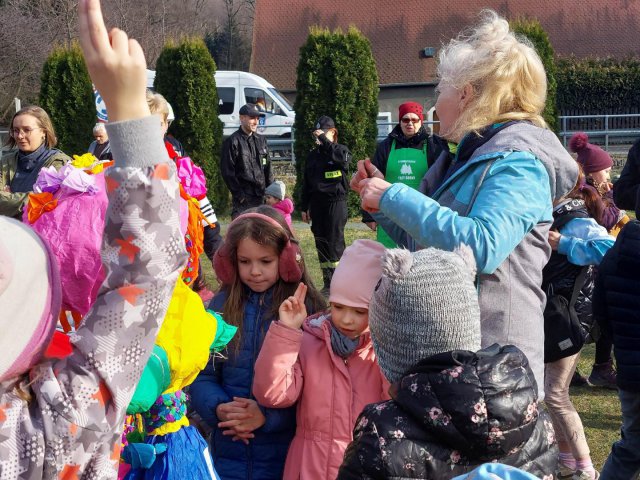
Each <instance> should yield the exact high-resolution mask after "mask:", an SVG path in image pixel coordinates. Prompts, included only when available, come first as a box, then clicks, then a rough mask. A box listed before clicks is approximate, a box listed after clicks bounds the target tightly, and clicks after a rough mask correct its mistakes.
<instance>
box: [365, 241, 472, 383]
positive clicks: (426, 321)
mask: <svg viewBox="0 0 640 480" xmlns="http://www.w3.org/2000/svg"><path fill="white" fill-rule="evenodd" d="M475 275H476V262H475V260H474V257H473V252H472V251H471V249H470V248H469V247H467V246H466V245H463V246H461V247H460V248H458V249H456V251H454V252H445V251H444V250H438V249H435V248H427V249H425V250H420V251H418V252H416V253H410V252H409V251H408V250H402V249H392V250H387V251H386V252H385V255H384V257H383V260H382V279H381V280H380V283H379V285H378V287H377V289H376V291H375V292H374V294H373V298H372V299H371V303H370V306H369V327H370V329H371V338H372V340H373V347H374V349H375V352H376V355H377V357H378V363H379V365H380V368H381V369H382V372H383V373H384V375H385V376H386V377H387V380H389V381H390V382H392V383H393V382H397V381H398V380H400V379H401V378H402V375H403V374H404V373H405V372H406V371H407V370H408V369H409V368H410V367H412V366H413V365H415V364H416V363H418V362H419V361H420V360H422V359H423V358H426V357H429V356H431V355H435V354H436V353H443V352H448V351H451V350H471V351H473V352H475V351H477V350H479V349H480V307H479V306H478V294H477V291H476V287H475V284H474V280H475Z"/></svg>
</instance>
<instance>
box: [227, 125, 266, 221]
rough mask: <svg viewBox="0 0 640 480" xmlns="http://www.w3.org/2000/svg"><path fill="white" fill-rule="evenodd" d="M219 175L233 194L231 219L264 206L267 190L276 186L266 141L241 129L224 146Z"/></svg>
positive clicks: (260, 136)
mask: <svg viewBox="0 0 640 480" xmlns="http://www.w3.org/2000/svg"><path fill="white" fill-rule="evenodd" d="M220 173H221V174H222V178H223V179H224V181H225V183H226V184H227V187H228V188H229V191H230V192H231V198H232V202H233V209H232V211H231V218H236V217H237V216H238V215H240V214H241V213H242V212H244V211H245V210H247V209H249V208H252V207H257V206H258V205H262V204H263V203H264V190H265V188H266V187H267V186H268V185H271V184H272V183H273V174H272V173H271V161H270V159H269V150H268V149H267V140H266V139H265V138H264V137H263V136H262V135H258V134H257V133H254V134H252V135H247V134H246V133H244V131H243V130H242V128H239V129H238V130H237V131H236V132H234V133H233V134H232V135H231V136H229V138H227V139H226V140H225V141H224V143H223V144H222V159H221V160H220Z"/></svg>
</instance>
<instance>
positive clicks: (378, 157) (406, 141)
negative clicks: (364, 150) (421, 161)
mask: <svg viewBox="0 0 640 480" xmlns="http://www.w3.org/2000/svg"><path fill="white" fill-rule="evenodd" d="M394 140H395V142H396V148H415V149H416V150H422V149H423V148H424V144H425V142H427V165H428V166H429V167H430V166H431V165H433V163H434V162H435V161H436V159H437V158H438V155H439V153H440V148H439V147H438V146H437V145H436V144H435V143H434V142H433V141H432V140H431V137H430V136H429V134H428V133H427V130H426V129H425V128H424V125H422V127H420V130H418V133H416V134H415V135H414V136H413V137H411V138H407V137H405V136H404V133H402V127H401V126H400V124H398V125H396V126H395V127H394V128H393V130H392V131H391V133H390V134H389V135H388V136H387V138H385V139H384V140H383V141H381V142H380V143H379V144H378V146H377V147H376V152H375V154H374V155H373V159H372V160H371V163H373V164H374V165H375V166H376V167H377V168H378V170H380V172H382V174H383V175H386V174H387V162H388V161H389V154H390V153H391V146H392V145H393V141H394ZM362 221H363V222H365V223H369V222H375V220H374V219H373V217H372V216H371V215H369V213H367V212H365V211H364V210H363V211H362Z"/></svg>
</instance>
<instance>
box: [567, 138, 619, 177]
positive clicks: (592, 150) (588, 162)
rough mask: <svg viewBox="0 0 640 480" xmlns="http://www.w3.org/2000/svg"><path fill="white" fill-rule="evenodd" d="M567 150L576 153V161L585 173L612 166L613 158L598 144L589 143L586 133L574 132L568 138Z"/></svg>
mask: <svg viewBox="0 0 640 480" xmlns="http://www.w3.org/2000/svg"><path fill="white" fill-rule="evenodd" d="M569 150H571V151H572V152H575V153H577V154H578V163H579V164H580V165H582V170H583V171H584V173H585V175H588V174H590V173H594V172H600V171H601V170H606V169H607V168H610V167H612V166H613V160H612V159H611V157H610V156H609V154H608V153H607V152H605V151H604V150H603V149H601V148H600V147H599V146H597V145H594V144H592V143H589V137H588V136H587V134H586V133H584V132H580V133H576V134H574V135H573V137H571V139H570V140H569Z"/></svg>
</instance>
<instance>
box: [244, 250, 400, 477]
mask: <svg viewBox="0 0 640 480" xmlns="http://www.w3.org/2000/svg"><path fill="white" fill-rule="evenodd" d="M383 252H384V247H383V246H382V245H381V244H379V243H377V242H374V241H372V240H356V241H355V242H354V243H353V245H351V246H350V247H349V248H347V249H346V250H345V252H344V255H343V256H342V259H341V260H340V264H339V265H338V268H337V269H336V272H335V274H334V276H333V279H332V281H331V294H330V296H329V301H330V303H331V308H330V310H328V311H325V312H323V313H320V314H317V315H313V316H311V317H309V318H307V312H306V309H305V306H304V298H305V294H306V290H307V287H306V286H305V285H304V284H300V286H299V287H298V289H297V290H296V292H295V294H294V296H292V297H289V298H288V299H287V300H285V301H284V302H283V303H282V305H281V306H280V310H279V320H278V321H277V322H273V323H272V324H271V326H270V327H269V331H268V332H267V335H266V337H265V340H264V343H263V345H262V349H261V350H260V354H259V355H258V360H257V361H256V364H255V376H254V382H253V394H254V396H255V398H256V400H257V401H258V403H260V404H261V405H263V406H265V407H271V408H285V407H289V406H291V405H293V404H294V403H296V402H297V430H296V435H295V437H294V439H293V442H292V443H291V446H290V447H289V453H288V454H287V461H286V464H285V470H284V479H285V480H290V479H298V478H299V479H303V480H304V479H309V480H311V479H312V480H318V479H331V480H333V479H335V478H336V476H337V474H338V469H339V467H340V464H341V463H342V457H343V455H344V451H345V449H346V447H347V445H348V444H349V442H350V441H351V440H352V431H353V427H354V424H355V420H356V418H357V417H358V415H359V414H360V412H361V411H362V409H363V407H364V406H365V405H367V404H369V403H373V402H377V401H380V400H381V399H387V398H389V396H388V394H387V390H388V388H389V384H388V383H387V381H386V380H385V378H384V377H383V375H382V373H381V372H380V369H379V367H378V364H377V363H376V357H375V354H374V351H373V347H372V344H371V337H370V335H369V301H370V300H371V296H372V294H373V290H374V288H375V286H376V284H377V283H378V280H379V279H380V275H381V270H382V267H381V258H382V254H383ZM301 327H302V329H301Z"/></svg>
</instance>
